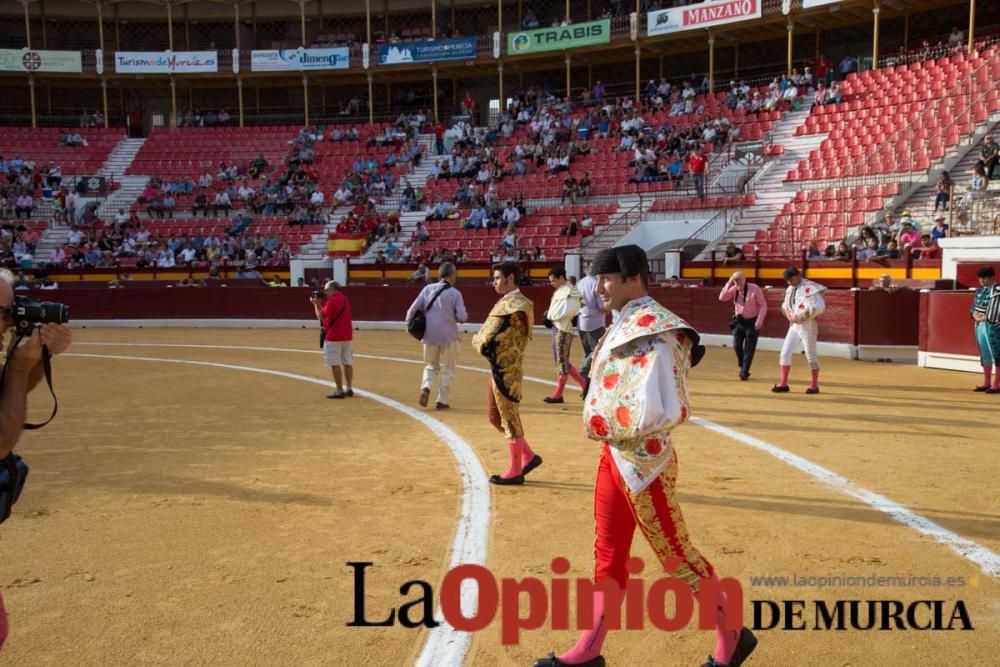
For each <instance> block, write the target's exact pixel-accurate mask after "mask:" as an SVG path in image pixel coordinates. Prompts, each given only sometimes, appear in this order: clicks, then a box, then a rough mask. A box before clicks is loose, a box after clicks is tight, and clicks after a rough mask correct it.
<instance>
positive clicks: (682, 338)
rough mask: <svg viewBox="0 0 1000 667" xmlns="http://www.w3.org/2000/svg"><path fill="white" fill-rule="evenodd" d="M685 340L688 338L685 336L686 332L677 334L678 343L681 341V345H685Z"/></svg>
mask: <svg viewBox="0 0 1000 667" xmlns="http://www.w3.org/2000/svg"><path fill="white" fill-rule="evenodd" d="M685 340H687V339H686V338H685V337H684V334H682V333H679V334H677V342H678V343H680V344H681V345H683V344H684V341H685Z"/></svg>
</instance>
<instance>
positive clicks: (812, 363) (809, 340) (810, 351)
mask: <svg viewBox="0 0 1000 667" xmlns="http://www.w3.org/2000/svg"><path fill="white" fill-rule="evenodd" d="M818 337H819V323H817V322H816V320H806V321H805V322H802V323H801V324H790V325H788V334H787V335H786V336H785V344H784V345H782V346H781V356H780V357H779V362H778V363H780V364H781V365H782V366H791V365H792V355H793V354H795V353H796V352H797V351H798V349H799V342H800V341H801V342H802V344H803V345H804V346H805V348H806V361H808V362H809V368H812V369H817V368H819V358H818V357H817V356H816V338H818Z"/></svg>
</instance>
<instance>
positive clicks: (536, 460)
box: [521, 454, 542, 477]
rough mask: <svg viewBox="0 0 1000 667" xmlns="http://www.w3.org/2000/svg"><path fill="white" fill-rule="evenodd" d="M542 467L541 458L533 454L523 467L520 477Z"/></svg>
mask: <svg viewBox="0 0 1000 667" xmlns="http://www.w3.org/2000/svg"><path fill="white" fill-rule="evenodd" d="M540 465H542V457H541V456H539V455H538V454H535V455H534V456H533V457H532V458H531V460H530V461H528V463H527V464H525V466H524V470H522V471H521V476H522V477H523V476H525V475H527V474H528V473H529V472H531V471H532V470H534V469H535V468H537V467H538V466H540Z"/></svg>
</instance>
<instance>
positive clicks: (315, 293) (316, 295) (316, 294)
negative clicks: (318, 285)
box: [310, 290, 326, 299]
mask: <svg viewBox="0 0 1000 667" xmlns="http://www.w3.org/2000/svg"><path fill="white" fill-rule="evenodd" d="M310 296H311V297H312V298H314V299H325V298H326V293H325V292H323V290H313V292H312V294H311V295H310Z"/></svg>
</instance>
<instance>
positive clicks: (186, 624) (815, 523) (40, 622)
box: [0, 329, 1000, 667]
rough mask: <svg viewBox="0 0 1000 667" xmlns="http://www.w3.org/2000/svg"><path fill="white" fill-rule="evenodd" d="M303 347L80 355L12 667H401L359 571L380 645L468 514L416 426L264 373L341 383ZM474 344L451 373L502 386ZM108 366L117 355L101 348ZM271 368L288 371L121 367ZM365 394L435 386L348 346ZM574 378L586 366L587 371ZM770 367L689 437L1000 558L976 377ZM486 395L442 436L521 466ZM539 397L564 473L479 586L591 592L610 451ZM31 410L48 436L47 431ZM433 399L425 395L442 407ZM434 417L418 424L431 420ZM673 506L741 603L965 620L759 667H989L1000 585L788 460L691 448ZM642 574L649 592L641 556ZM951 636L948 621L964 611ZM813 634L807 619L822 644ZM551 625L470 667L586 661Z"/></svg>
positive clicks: (56, 430) (546, 364) (156, 339)
mask: <svg viewBox="0 0 1000 667" xmlns="http://www.w3.org/2000/svg"><path fill="white" fill-rule="evenodd" d="M316 337H317V336H316V332H315V331H312V330H309V331H305V330H235V329H230V330H184V329H147V330H112V329H104V330H101V329H88V330H78V331H77V332H76V339H75V345H74V347H73V349H72V350H71V352H73V353H76V354H87V355H126V356H132V357H148V358H155V359H158V360H157V361H151V360H125V359H110V358H95V357H84V356H67V357H66V358H63V359H59V360H58V361H57V363H56V364H55V370H56V379H55V380H56V390H57V392H58V394H59V400H60V414H59V416H58V418H57V419H56V421H55V422H54V423H53V424H52V425H51V426H49V427H47V428H46V429H44V430H42V431H39V432H36V433H26V434H25V435H24V436H23V437H22V439H21V442H20V445H19V448H18V451H19V452H20V453H21V454H22V455H23V456H24V457H25V459H26V460H27V462H28V463H29V464H30V465H31V477H30V479H29V482H28V485H27V487H26V489H25V492H24V494H23V496H22V498H21V501H20V502H19V504H18V505H17V507H16V508H15V514H14V516H13V518H12V519H11V520H9V521H8V522H7V523H5V524H4V525H3V526H2V527H0V553H2V563H0V590H2V593H3V596H4V599H5V601H6V604H7V609H8V612H9V614H10V622H11V635H10V639H9V640H8V644H7V646H6V647H5V648H4V650H3V653H2V654H0V663H2V664H10V665H59V666H63V665H81V666H83V665H87V666H89V665H95V666H96V665H102V666H103V665H140V664H142V665H146V664H149V665H153V664H155V665H265V664H266V665H344V666H350V667H354V666H361V665H409V664H413V661H414V660H415V659H416V657H417V655H418V654H419V653H420V651H421V649H422V647H423V644H424V641H425V638H426V633H425V632H423V631H418V630H409V629H406V628H403V627H400V626H399V625H397V626H394V627H380V628H351V627H347V626H346V625H345V624H346V623H347V622H349V621H350V620H351V618H352V616H353V595H354V580H353V573H352V570H351V569H350V568H348V567H347V566H346V562H348V561H373V562H374V563H375V565H374V566H373V567H372V568H371V569H370V570H369V576H368V587H367V594H368V595H367V608H368V616H369V618H370V619H372V620H375V619H380V618H384V617H385V615H386V614H387V612H388V609H389V608H390V607H393V606H398V605H400V604H402V603H404V602H406V601H408V600H412V599H413V598H414V597H416V595H415V594H411V595H409V596H406V597H405V598H401V596H400V595H399V591H398V589H399V587H400V586H401V585H402V584H403V583H404V582H406V581H408V580H412V579H422V580H426V581H429V582H431V583H432V584H433V585H434V586H435V587H437V586H438V583H439V582H440V579H441V577H442V576H443V574H444V571H445V569H446V568H447V565H448V562H449V557H450V549H451V546H452V542H453V540H454V537H455V529H456V520H457V518H458V516H459V512H460V504H461V497H462V479H461V477H460V476H459V474H458V470H457V467H456V463H455V459H454V458H453V457H452V455H451V453H450V452H449V450H448V449H447V448H446V447H445V446H444V445H443V444H442V443H441V442H440V441H439V440H438V439H437V438H436V437H435V436H434V435H433V434H432V433H431V431H430V430H428V428H427V427H426V426H424V425H422V424H421V423H419V422H417V421H415V420H414V419H413V418H412V417H410V416H407V415H405V414H404V413H402V412H399V411H398V410H395V409H393V408H391V407H389V406H387V405H385V404H382V403H379V402H376V401H374V400H371V399H368V398H362V397H356V398H354V399H351V400H346V401H330V400H327V399H326V398H324V395H325V394H326V392H327V391H329V389H327V388H326V387H323V386H319V385H316V384H311V383H309V382H306V381H303V380H302V379H296V378H292V377H276V376H273V375H265V374H261V373H259V372H253V371H251V370H248V369H232V368H221V367H212V366H206V365H191V364H176V363H169V362H167V361H164V360H188V361H197V362H209V363H217V364H230V365H238V366H243V367H253V368H259V369H270V370H276V371H282V372H286V373H292V374H299V375H303V376H308V377H312V378H322V379H324V380H327V379H329V371H328V369H325V368H324V367H323V366H322V360H321V357H320V356H319V354H318V350H317V349H316V340H315V339H316ZM469 339H470V336H469V335H465V336H463V348H462V358H461V359H460V362H459V363H462V364H467V365H470V366H475V367H479V368H485V364H484V363H483V362H482V361H481V360H480V359H478V358H476V357H475V355H474V354H473V352H472V351H471V348H470V346H469ZM97 343H105V344H107V343H111V345H94V344H97ZM123 343H143V344H164V343H171V344H189V345H226V346H257V347H270V348H281V349H287V350H302V351H305V352H307V353H305V354H303V353H297V352H294V351H280V350H277V349H276V350H272V351H263V350H251V349H212V348H190V347H160V346H139V347H135V346H128V345H123ZM355 355H357V356H356V359H355V364H356V365H355V368H356V382H355V384H356V386H357V387H358V388H360V389H364V390H368V391H370V392H374V393H376V394H379V395H381V396H383V397H386V398H389V399H394V400H396V401H399V402H401V403H404V404H406V405H408V406H411V407H417V406H416V397H417V394H418V391H419V389H418V387H419V378H420V366H418V365H413V364H406V363H402V362H400V361H393V360H388V359H371V358H364V357H362V356H361V355H371V356H383V357H393V358H403V359H419V356H420V349H419V345H417V344H416V343H415V342H414V341H413V340H412V339H410V338H409V337H408V336H406V334H404V333H402V332H357V334H356V340H355ZM580 355H581V352H580V348H579V344H578V343H575V348H574V359H579V358H580ZM776 364H777V359H776V355H775V354H773V353H766V352H761V353H759V354H758V358H757V361H756V362H755V368H754V376H753V378H752V379H751V380H750V381H749V382H745V383H741V382H738V381H735V376H736V369H735V363H734V359H733V356H732V351H731V350H729V349H710V350H709V354H708V356H707V357H706V360H705V362H704V363H703V364H702V365H701V366H699V367H698V368H697V369H695V370H694V371H693V372H692V376H691V387H692V389H693V394H694V397H693V401H694V414H695V415H696V416H697V417H701V418H704V419H707V420H712V421H713V422H716V423H718V424H721V425H723V426H725V427H728V428H730V429H733V430H735V431H738V432H739V433H741V434H744V435H746V436H752V437H754V438H758V439H760V440H762V441H764V442H766V443H769V444H770V445H773V446H774V447H777V448H780V449H781V450H784V451H786V452H790V453H792V454H795V455H798V456H800V457H803V458H805V459H808V461H810V462H812V463H814V464H816V465H819V466H823V467H824V468H827V469H829V470H831V471H833V472H834V473H836V474H838V475H840V476H842V477H843V478H846V479H847V480H850V482H851V483H853V484H854V485H856V486H857V487H859V488H861V489H865V490H868V491H871V492H875V493H878V494H881V495H882V496H884V497H885V498H887V499H889V500H891V501H893V502H895V503H898V504H900V505H902V506H904V507H905V508H907V509H909V510H910V511H911V512H913V513H914V514H916V515H919V516H921V517H924V518H926V519H929V520H931V521H933V522H935V523H936V524H938V525H940V526H941V527H943V528H945V529H947V530H948V531H951V532H953V533H955V534H957V535H959V536H961V537H963V538H965V539H966V540H971V541H973V542H975V543H977V544H978V545H981V546H982V547H984V548H985V549H988V550H989V551H991V552H993V557H994V558H996V557H997V556H996V555H995V554H997V553H1000V490H998V489H1000V486H998V484H997V482H996V473H997V470H1000V441H998V439H997V437H996V426H995V421H996V415H997V414H1000V398H997V397H996V396H984V395H982V394H973V393H972V392H970V391H969V389H971V387H972V386H974V384H975V383H976V381H977V380H978V379H979V378H978V377H974V376H972V375H968V374H960V373H949V372H944V371H931V370H921V369H918V368H916V367H913V366H904V365H895V364H894V365H887V364H868V363H859V362H850V361H845V360H834V359H828V360H824V361H823V365H824V368H823V379H824V380H825V382H824V383H823V393H822V394H820V395H819V396H806V395H804V394H802V393H801V392H802V389H804V387H805V378H806V375H807V368H806V366H805V363H804V359H803V358H802V357H801V356H799V357H798V358H797V360H796V365H795V367H794V368H793V371H792V380H793V393H791V394H787V395H783V396H775V395H772V394H771V393H770V392H769V391H768V390H769V388H770V386H771V384H772V383H773V381H774V377H773V376H774V374H775V372H776V368H777V367H776ZM528 373H529V375H532V376H536V377H540V378H544V379H545V380H551V379H552V378H553V368H552V361H551V354H550V351H549V345H548V340H547V338H545V337H541V336H540V337H538V338H537V339H536V340H535V341H534V342H533V343H532V345H531V347H530V349H529V368H528ZM486 382H487V376H486V375H485V374H482V373H477V372H474V371H470V370H463V371H459V374H458V377H457V379H456V383H455V388H454V390H453V397H452V406H453V408H452V409H451V410H450V411H447V412H436V411H434V410H430V411H429V412H428V411H425V412H427V414H428V415H429V416H430V417H432V418H434V419H437V420H440V421H441V422H443V423H444V424H445V425H447V426H448V427H450V428H451V429H453V430H454V431H455V432H456V433H457V434H458V435H459V436H461V438H463V439H464V440H465V441H467V442H468V443H469V444H471V445H472V447H473V448H474V450H475V452H476V454H478V456H479V458H480V459H481V461H482V464H483V466H484V467H485V469H486V471H487V473H494V472H501V471H502V470H503V469H504V468H505V464H506V448H505V446H504V443H503V442H502V439H501V438H500V437H499V436H498V434H497V433H496V432H495V431H493V430H492V428H491V427H490V426H489V425H488V424H487V423H486V421H485V410H484V402H485V401H484V398H485V391H486V389H485V386H486ZM548 391H550V388H549V387H548V386H545V385H542V384H538V383H530V382H529V383H526V397H525V402H524V403H523V404H522V405H523V407H522V415H523V418H524V422H525V426H526V429H527V436H528V439H529V441H530V442H531V443H532V445H533V447H534V448H535V449H536V450H537V451H538V452H539V453H540V454H541V455H542V456H543V457H544V458H545V464H544V465H543V466H542V467H541V468H539V469H538V471H536V472H535V473H533V474H532V475H531V477H530V478H529V483H528V484H527V485H525V486H524V487H521V488H499V489H498V488H491V489H490V493H491V496H490V499H491V515H490V524H489V541H488V552H487V553H488V556H487V564H488V566H489V567H490V569H491V570H492V571H493V572H494V573H495V574H496V575H497V576H498V577H524V576H529V575H532V576H537V577H540V578H543V579H547V578H548V577H550V576H551V572H550V570H549V562H550V561H551V559H552V558H553V557H555V556H565V557H567V558H568V559H569V560H570V562H571V563H572V569H571V572H570V575H569V576H571V577H586V576H588V575H589V574H590V573H591V569H592V565H593V560H592V559H593V556H592V549H593V519H592V490H593V476H594V470H595V467H596V462H597V454H598V447H597V445H596V444H595V443H592V442H590V441H588V440H586V439H585V438H583V437H582V435H581V426H580V419H579V409H580V399H579V397H578V394H577V393H576V391H572V392H567V398H568V400H567V403H566V404H565V405H563V406H549V405H546V404H543V403H542V401H541V399H542V397H543V396H544V395H545V394H546V393H547V392H548ZM50 400H51V399H49V398H48V397H47V395H45V394H44V393H43V391H42V390H41V389H40V390H38V391H36V392H35V394H34V395H33V398H32V401H31V417H32V418H34V419H38V418H40V417H42V415H43V413H45V414H47V411H48V409H49V406H50ZM432 400H433V396H432ZM417 409H418V410H419V407H417ZM676 446H677V450H678V454H679V460H680V476H679V496H680V499H681V502H682V504H683V508H684V513H685V517H686V520H687V524H688V527H689V529H690V532H691V535H692V538H693V540H694V543H695V544H696V545H697V546H698V547H699V549H700V550H701V551H702V553H703V554H704V555H705V556H706V557H707V558H708V559H709V560H710V561H711V562H712V563H713V564H714V565H715V567H716V568H717V570H718V571H719V572H720V573H721V575H722V576H730V577H735V578H737V579H739V580H740V581H741V582H742V584H743V586H744V591H745V597H746V604H745V607H746V609H747V614H748V617H749V613H750V609H751V607H750V600H765V599H766V600H790V599H796V600H799V599H801V600H810V601H811V600H817V599H823V600H827V601H830V602H831V603H832V601H834V600H838V599H862V600H868V599H878V600H885V599H892V600H901V601H904V602H909V601H912V600H925V599H942V600H947V601H953V600H959V599H960V600H963V601H964V603H965V605H966V607H967V609H968V612H969V615H970V617H971V620H972V622H973V625H974V626H975V630H974V631H969V632H962V631H959V630H955V631H951V632H913V631H907V632H903V631H894V632H876V631H856V630H850V631H843V632H836V631H816V630H807V631H783V630H779V629H775V630H768V631H759V632H757V635H758V638H759V639H760V646H759V647H758V650H757V652H756V653H755V654H754V656H753V658H752V659H751V660H749V661H748V662H747V665H752V666H756V667H769V666H776V667H847V666H851V667H867V666H876V665H878V666H900V667H903V666H906V667H910V666H920V667H923V666H931V665H940V666H949V667H951V666H954V665H958V664H968V665H993V664H997V660H998V658H997V647H998V646H1000V578H996V577H991V576H989V575H986V574H984V573H983V571H982V570H981V569H980V568H979V567H978V566H976V565H975V564H974V563H973V562H972V561H971V560H970V559H968V558H966V557H964V556H962V555H959V554H958V553H956V552H955V551H954V550H952V549H950V548H948V547H946V546H944V545H942V544H940V543H939V542H937V541H935V540H934V539H932V538H931V537H928V536H925V535H921V534H920V533H919V532H917V531H916V530H914V529H913V528H911V527H908V526H906V525H903V524H901V523H898V522H896V521H894V520H893V519H892V518H890V516H889V515H888V514H886V513H884V512H882V511H878V510H877V509H875V508H873V507H871V506H870V505H868V504H866V503H864V502H862V501H860V500H857V499H855V498H854V497H852V496H851V495H848V494H846V493H844V492H843V491H841V490H837V489H834V488H831V487H830V486H828V485H826V484H823V483H821V482H819V481H817V480H816V478H814V477H813V476H810V475H809V474H807V473H806V472H803V471H802V470H800V469H797V468H795V467H792V466H791V465H789V464H787V463H785V462H783V461H780V460H778V459H777V458H776V457H775V456H773V455H772V454H769V453H767V452H764V451H761V450H759V449H756V448H753V447H750V446H748V445H747V444H745V443H744V442H740V441H739V440H737V439H734V438H732V437H728V436H726V435H723V434H720V433H718V432H715V431H713V430H710V429H708V428H705V427H703V426H699V425H695V424H689V425H686V426H684V427H682V428H681V429H680V430H679V431H678V432H677V434H676ZM635 553H636V555H639V556H642V557H643V558H644V559H645V560H646V563H647V578H653V577H655V570H654V568H653V567H651V564H652V562H653V560H652V554H651V552H650V550H649V549H648V547H647V546H646V545H645V543H644V541H643V540H642V538H641V536H637V538H636V549H635ZM872 574H876V575H880V576H908V575H914V576H931V577H933V576H937V577H940V578H941V579H947V578H948V577H964V578H965V585H964V586H952V587H946V586H941V587H932V586H911V587H900V586H893V587H882V588H867V587H849V588H848V587H838V588H834V587H827V588H822V589H819V588H815V587H812V588H809V587H796V586H787V587H774V586H771V587H765V586H763V585H759V584H758V585H753V584H752V583H751V577H757V576H792V575H797V576H799V577H806V576H815V577H819V576H869V575H872ZM947 608H948V609H949V610H950V606H948V607H947ZM812 615H813V612H812V610H811V608H810V610H809V611H807V612H806V618H807V619H809V620H810V621H811V618H812ZM575 637H576V632H575V631H573V632H570V631H552V630H550V629H548V625H546V626H545V627H544V628H543V629H541V630H537V631H530V632H524V633H523V634H522V635H521V643H520V645H518V646H513V647H503V646H501V643H500V630H499V623H495V624H494V625H492V626H490V627H489V628H488V629H486V630H484V631H482V632H480V633H477V634H476V635H475V636H474V638H473V641H472V645H471V647H470V649H469V652H468V654H467V658H466V662H465V664H466V665H474V666H476V667H479V666H483V667H489V666H492V665H519V666H522V667H523V666H526V665H530V664H531V660H532V659H534V658H535V657H539V656H542V655H545V654H547V653H548V652H549V651H551V650H556V651H561V650H564V649H565V648H567V647H568V646H569V645H571V644H572V642H573V641H575ZM714 644H715V636H714V633H712V632H704V631H699V630H696V629H693V628H692V629H688V630H684V631H682V632H678V633H673V634H666V633H663V632H659V631H656V630H645V631H635V632H624V631H623V632H618V633H613V634H612V635H611V636H610V637H609V639H608V641H607V643H606V645H605V651H604V655H605V657H606V658H607V659H608V663H609V665H642V666H646V665H650V666H653V665H656V666H661V665H665V666H675V665H676V666H685V667H690V666H692V665H700V664H701V663H702V662H703V661H704V660H705V657H706V656H707V655H708V654H709V653H710V652H711V650H712V648H713V647H714Z"/></svg>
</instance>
